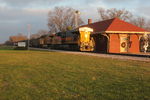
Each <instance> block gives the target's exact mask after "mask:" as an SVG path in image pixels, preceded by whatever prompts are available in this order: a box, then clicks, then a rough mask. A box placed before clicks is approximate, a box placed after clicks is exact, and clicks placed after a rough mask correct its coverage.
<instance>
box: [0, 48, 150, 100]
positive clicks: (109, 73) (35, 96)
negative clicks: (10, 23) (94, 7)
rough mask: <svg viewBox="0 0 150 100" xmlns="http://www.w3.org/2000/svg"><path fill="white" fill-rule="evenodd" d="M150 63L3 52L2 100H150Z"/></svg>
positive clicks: (0, 59)
mask: <svg viewBox="0 0 150 100" xmlns="http://www.w3.org/2000/svg"><path fill="white" fill-rule="evenodd" d="M149 93H150V62H139V61H123V60H116V59H108V58H98V57H91V56H83V55H73V54H63V53H57V52H46V51H13V50H11V51H8V50H7V51H6V50H1V51H0V100H150V94H149Z"/></svg>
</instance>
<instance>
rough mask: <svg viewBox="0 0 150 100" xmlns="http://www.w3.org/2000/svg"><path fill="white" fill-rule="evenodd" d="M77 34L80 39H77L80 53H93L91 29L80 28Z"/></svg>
mask: <svg viewBox="0 0 150 100" xmlns="http://www.w3.org/2000/svg"><path fill="white" fill-rule="evenodd" d="M79 32H80V39H79V47H80V51H94V47H95V43H94V39H93V38H92V37H91V33H92V32H93V29H92V28H88V27H81V28H79Z"/></svg>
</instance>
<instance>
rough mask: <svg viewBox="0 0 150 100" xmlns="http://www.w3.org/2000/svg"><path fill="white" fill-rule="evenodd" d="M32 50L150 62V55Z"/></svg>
mask: <svg viewBox="0 0 150 100" xmlns="http://www.w3.org/2000/svg"><path fill="white" fill-rule="evenodd" d="M30 49H31V50H43V51H51V52H60V53H68V54H77V55H88V56H95V57H103V58H112V59H121V60H136V61H146V62H150V54H131V55H126V54H125V55H118V54H101V53H90V52H78V51H64V50H52V49H42V48H30Z"/></svg>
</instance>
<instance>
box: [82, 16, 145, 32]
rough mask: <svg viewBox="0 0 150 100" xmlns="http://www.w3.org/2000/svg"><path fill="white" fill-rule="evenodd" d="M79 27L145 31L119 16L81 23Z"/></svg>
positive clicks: (104, 30) (97, 29)
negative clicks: (90, 22)
mask: <svg viewBox="0 0 150 100" xmlns="http://www.w3.org/2000/svg"><path fill="white" fill-rule="evenodd" d="M81 27H90V28H93V29H94V32H109V31H110V32H112V31H113V32H114V31H116V32H120V31H121V32H147V31H146V30H144V29H142V28H140V27H138V26H135V25H133V24H130V23H128V22H125V21H123V20H120V19H119V18H113V19H109V20H105V21H100V22H95V23H92V24H87V25H83V26H81Z"/></svg>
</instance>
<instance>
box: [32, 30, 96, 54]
mask: <svg viewBox="0 0 150 100" xmlns="http://www.w3.org/2000/svg"><path fill="white" fill-rule="evenodd" d="M92 32H93V29H92V28H88V27H81V28H79V29H77V30H70V31H66V32H58V33H56V34H50V35H45V36H41V37H40V38H38V39H31V40H30V46H31V47H42V48H46V47H47V48H51V49H63V50H64V49H65V50H80V51H94V48H95V42H94V39H93V37H92V35H91V34H92Z"/></svg>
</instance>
